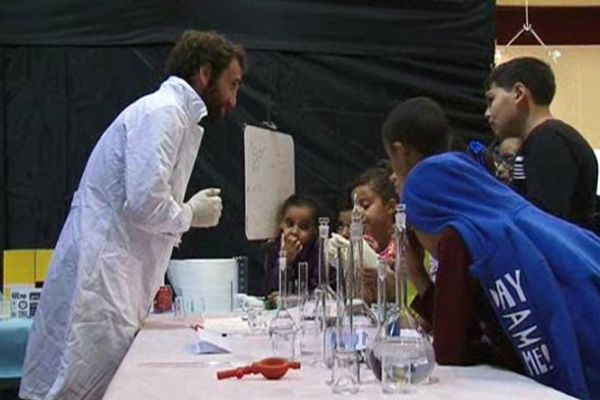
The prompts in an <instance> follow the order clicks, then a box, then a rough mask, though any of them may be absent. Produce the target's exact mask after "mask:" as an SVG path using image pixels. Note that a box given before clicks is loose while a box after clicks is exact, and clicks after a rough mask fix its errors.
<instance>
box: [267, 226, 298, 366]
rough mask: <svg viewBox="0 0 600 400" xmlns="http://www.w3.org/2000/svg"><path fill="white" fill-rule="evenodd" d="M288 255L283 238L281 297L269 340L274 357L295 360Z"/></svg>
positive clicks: (294, 336)
mask: <svg viewBox="0 0 600 400" xmlns="http://www.w3.org/2000/svg"><path fill="white" fill-rule="evenodd" d="M287 286H288V280H287V254H286V251H285V250H283V236H282V238H281V249H280V251H279V296H278V298H277V312H276V313H275V316H274V317H273V318H272V319H271V321H270V322H269V328H268V332H269V340H270V342H271V351H272V353H273V356H275V357H281V358H286V359H288V360H293V359H294V358H295V357H296V332H297V330H298V329H297V326H296V323H295V322H294V319H293V318H292V316H291V314H290V312H289V311H288V309H287V307H286V299H287V289H288V288H287Z"/></svg>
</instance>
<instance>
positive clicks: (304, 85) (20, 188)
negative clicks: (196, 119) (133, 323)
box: [0, 0, 494, 291]
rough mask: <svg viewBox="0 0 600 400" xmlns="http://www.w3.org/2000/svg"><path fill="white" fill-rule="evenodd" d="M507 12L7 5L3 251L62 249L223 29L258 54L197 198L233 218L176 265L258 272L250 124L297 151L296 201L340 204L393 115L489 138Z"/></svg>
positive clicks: (391, 6)
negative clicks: (109, 158) (153, 95)
mask: <svg viewBox="0 0 600 400" xmlns="http://www.w3.org/2000/svg"><path fill="white" fill-rule="evenodd" d="M493 20H494V3H493V2H492V1H486V0H428V1H420V0H414V1H413V0H405V1H402V2H398V1H369V2H364V1H344V2H342V1H312V2H307V1H302V0H297V1H284V0H279V1H276V0H254V1H244V0H227V1H199V2H198V1H195V2H192V1H183V0H180V1H168V2H167V1H158V0H151V1H146V0H144V1H133V0H129V1H123V2H117V3H115V4H111V3H110V2H108V3H106V4H104V2H97V1H90V0H88V1H75V0H43V1H42V0H32V1H29V2H23V1H21V0H4V1H2V4H1V5H0V76H1V80H0V155H1V157H2V162H1V163H0V182H1V192H0V243H1V245H2V247H3V248H4V249H13V248H34V247H50V248H51V247H53V246H54V244H55V242H56V240H57V238H58V235H59V233H60V229H61V227H62V223H63V221H64V219H65V217H66V214H67V212H68V209H69V204H70V201H71V196H72V194H73V192H74V191H75V190H76V188H77V184H78V181H79V178H80V175H81V173H82V171H83V168H84V166H85V162H86V160H87V157H88V155H89V154H90V152H91V150H92V148H93V146H94V144H95V143H96V141H97V140H98V138H99V137H100V135H101V134H102V132H103V131H104V129H105V128H106V127H107V126H108V125H109V123H110V122H111V121H112V119H113V118H114V117H115V116H116V115H117V114H118V113H119V112H120V111H121V110H122V109H123V108H124V107H125V106H126V105H128V104H129V103H131V102H132V101H134V100H135V99H136V98H138V97H140V96H142V95H144V94H147V93H149V92H151V91H154V90H156V88H157V87H158V85H159V84H160V82H161V80H162V79H163V78H164V76H163V72H162V71H163V66H164V62H165V60H166V57H167V55H168V52H169V50H170V48H171V46H172V44H173V43H174V41H175V40H176V39H177V38H178V36H179V35H180V34H181V32H182V31H183V30H185V29H199V30H206V29H215V30H217V31H219V32H221V33H224V34H226V35H227V36H228V37H229V38H230V39H232V40H233V41H236V42H239V43H241V44H243V45H244V46H245V47H246V49H247V52H248V59H249V70H248V74H247V76H246V78H245V83H244V86H243V87H242V90H241V92H240V95H239V98H238V107H237V108H236V110H235V111H234V112H233V113H232V114H231V115H229V116H228V117H227V118H226V119H225V120H224V121H222V122H220V123H216V124H214V125H212V126H209V127H207V132H206V136H205V138H204V141H203V144H202V147H201V150H200V154H199V157H198V159H197V162H196V165H195V169H194V172H193V175H192V178H191V181H190V184H189V187H188V193H194V192H195V191H197V190H199V189H200V188H203V187H208V186H218V187H221V188H222V189H223V200H224V216H223V218H222V220H221V224H220V225H219V226H218V227H217V228H215V229H211V230H195V231H191V232H189V233H187V234H186V235H185V236H184V242H183V244H182V246H181V248H180V249H178V250H176V251H175V253H174V256H175V257H230V256H235V255H248V256H250V259H251V263H250V275H251V279H250V285H251V287H250V289H251V291H256V290H258V289H259V287H260V282H261V279H262V270H261V265H260V264H261V260H262V249H261V246H260V244H257V243H248V242H247V241H246V240H245V237H244V234H243V232H244V226H243V224H244V195H243V191H244V182H243V177H244V171H243V165H244V163H243V137H242V130H243V125H244V124H245V123H250V124H257V123H260V121H263V120H266V119H271V120H272V121H273V122H275V123H276V124H277V126H278V127H279V129H280V130H281V131H283V132H286V133H289V134H290V135H292V136H293V138H294V141H295V148H296V187H297V190H298V191H299V192H311V193H314V194H317V195H319V196H321V197H322V198H323V199H324V200H325V201H326V202H327V203H329V204H332V203H333V202H334V201H335V199H337V197H338V196H339V194H340V193H341V190H342V188H343V186H344V184H345V183H346V182H348V181H349V180H350V179H351V178H352V177H353V176H354V175H355V174H356V173H358V172H360V171H361V170H362V169H364V168H366V167H368V166H370V165H372V164H373V163H374V162H375V161H376V160H377V159H378V158H381V157H383V156H384V151H383V148H382V145H381V139H380V127H381V124H382V122H383V120H384V118H385V116H386V114H387V113H388V111H389V110H390V109H391V108H392V107H393V105H394V104H395V103H396V102H398V101H400V100H402V99H405V98H407V97H411V96H417V95H425V96H431V97H433V98H434V99H436V100H437V101H439V102H440V103H441V104H442V105H443V106H444V107H445V109H446V110H447V112H448V114H449V117H450V120H451V122H452V124H453V126H454V128H455V130H456V131H458V132H460V133H461V134H462V135H463V136H465V137H467V138H480V139H482V140H486V138H487V137H489V133H488V132H487V127H486V126H485V124H484V120H483V116H482V115H483V111H484V108H485V105H484V99H483V92H484V90H483V87H484V86H483V82H484V79H485V77H486V75H487V73H488V72H489V68H490V65H491V62H492V55H493V41H494V21H493Z"/></svg>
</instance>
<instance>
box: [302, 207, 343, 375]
mask: <svg viewBox="0 0 600 400" xmlns="http://www.w3.org/2000/svg"><path fill="white" fill-rule="evenodd" d="M327 240H329V218H327V217H320V218H319V260H318V277H319V284H318V285H317V287H316V288H315V290H314V292H313V295H312V299H313V302H314V303H313V302H308V306H309V309H310V308H311V306H312V309H313V310H314V316H313V319H314V320H315V322H316V324H317V328H318V330H319V338H320V339H319V340H320V343H319V346H318V349H319V353H318V356H319V361H320V362H322V363H323V364H324V365H325V366H327V367H330V366H331V362H332V361H331V355H332V346H333V340H332V338H333V336H334V328H335V315H336V310H335V306H336V298H337V295H336V292H335V291H334V290H333V289H332V287H331V285H330V282H331V281H330V279H329V262H328V257H327ZM313 304H314V306H313Z"/></svg>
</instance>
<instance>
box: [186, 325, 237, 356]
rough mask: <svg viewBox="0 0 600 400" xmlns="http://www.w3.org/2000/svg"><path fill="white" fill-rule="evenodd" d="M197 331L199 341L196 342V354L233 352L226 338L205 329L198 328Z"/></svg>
mask: <svg viewBox="0 0 600 400" xmlns="http://www.w3.org/2000/svg"><path fill="white" fill-rule="evenodd" d="M197 332H198V341H197V342H196V349H195V352H196V354H227V353H231V350H230V349H229V346H227V343H226V339H225V338H223V337H221V336H220V335H218V334H216V333H214V332H211V331H207V330H205V329H198V330H197Z"/></svg>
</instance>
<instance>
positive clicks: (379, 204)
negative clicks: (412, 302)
mask: <svg viewBox="0 0 600 400" xmlns="http://www.w3.org/2000/svg"><path fill="white" fill-rule="evenodd" d="M390 175H391V170H390V168H389V167H388V166H387V165H381V166H379V167H375V168H370V169H368V170H366V171H365V172H363V173H362V174H361V175H359V176H358V178H357V179H356V180H355V181H354V182H353V185H352V198H353V201H355V202H356V205H357V206H358V210H359V211H360V213H361V214H362V218H363V224H364V239H365V242H366V244H365V245H364V247H363V248H364V254H363V263H364V268H363V288H364V292H363V296H364V300H365V301H366V302H367V303H372V302H374V301H375V300H376V299H377V270H376V268H375V267H376V262H377V258H378V257H380V258H383V259H384V261H385V262H386V263H387V264H389V265H390V266H392V265H393V263H394V256H395V246H394V213H395V209H396V193H395V190H394V185H393V183H392V181H391V180H390ZM369 250H372V251H369ZM373 252H374V253H376V254H372V253H373ZM393 282H394V279H393V274H392V270H391V269H389V270H388V279H387V285H386V288H387V298H388V299H389V300H394V284H393Z"/></svg>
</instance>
